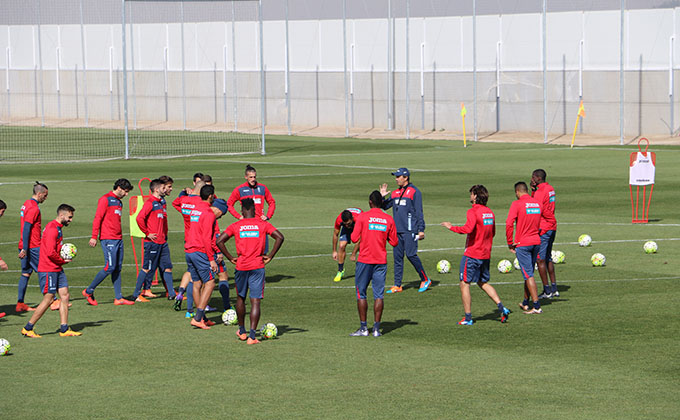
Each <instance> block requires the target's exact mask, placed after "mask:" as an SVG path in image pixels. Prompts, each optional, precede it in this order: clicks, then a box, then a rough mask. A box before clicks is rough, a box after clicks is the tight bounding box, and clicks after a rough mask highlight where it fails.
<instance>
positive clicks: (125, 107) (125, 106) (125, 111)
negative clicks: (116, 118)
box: [120, 0, 130, 159]
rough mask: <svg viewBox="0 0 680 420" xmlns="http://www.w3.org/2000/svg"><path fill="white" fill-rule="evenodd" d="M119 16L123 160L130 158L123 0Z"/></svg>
mask: <svg viewBox="0 0 680 420" xmlns="http://www.w3.org/2000/svg"><path fill="white" fill-rule="evenodd" d="M120 3H121V15H122V22H123V25H122V29H123V30H122V31H121V33H122V38H123V39H122V45H121V49H122V51H123V117H124V119H125V159H129V158H130V142H129V137H128V134H129V133H128V96H127V58H126V55H127V54H126V51H127V46H126V45H125V0H121V2H120Z"/></svg>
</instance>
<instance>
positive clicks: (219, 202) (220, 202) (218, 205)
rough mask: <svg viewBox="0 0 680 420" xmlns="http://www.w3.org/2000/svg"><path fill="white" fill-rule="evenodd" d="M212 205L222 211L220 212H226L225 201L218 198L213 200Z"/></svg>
mask: <svg viewBox="0 0 680 420" xmlns="http://www.w3.org/2000/svg"><path fill="white" fill-rule="evenodd" d="M212 206H213V207H215V208H216V209H218V210H219V211H221V212H222V214H227V202H226V201H224V200H222V199H221V198H218V199H217V200H215V201H213V203H212Z"/></svg>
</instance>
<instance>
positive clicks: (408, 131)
mask: <svg viewBox="0 0 680 420" xmlns="http://www.w3.org/2000/svg"><path fill="white" fill-rule="evenodd" d="M409 20H411V2H410V0H406V121H405V123H406V139H407V140H408V139H410V138H411V127H410V125H411V124H410V123H411V120H410V112H409V111H410V109H409V108H410V107H411V93H410V92H409V89H408V88H409V73H410V68H409V67H410V66H411V63H410V58H411V57H410V48H409V43H410V41H411V40H410V37H409Z"/></svg>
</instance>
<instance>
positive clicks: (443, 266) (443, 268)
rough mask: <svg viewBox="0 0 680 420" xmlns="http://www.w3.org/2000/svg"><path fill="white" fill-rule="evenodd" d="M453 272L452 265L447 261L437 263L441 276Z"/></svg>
mask: <svg viewBox="0 0 680 420" xmlns="http://www.w3.org/2000/svg"><path fill="white" fill-rule="evenodd" d="M450 270H451V263H450V262H448V261H446V260H441V261H439V262H438V263H437V272H438V273H439V274H446V273H448V272H449V271H450Z"/></svg>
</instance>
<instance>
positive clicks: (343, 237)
mask: <svg viewBox="0 0 680 420" xmlns="http://www.w3.org/2000/svg"><path fill="white" fill-rule="evenodd" d="M359 214H361V209H359V208H356V207H350V208H348V209H345V210H343V211H342V213H340V214H339V215H338V217H337V218H336V219H335V227H334V229H333V259H334V260H335V261H337V262H338V273H337V274H336V275H335V278H334V279H333V281H335V282H338V281H340V280H342V276H344V275H345V256H346V255H347V254H346V252H345V250H346V249H347V244H348V243H349V241H350V240H351V236H352V230H353V229H354V217H355V215H359ZM338 242H339V243H340V248H338ZM358 251H359V244H357V245H356V246H355V247H354V250H353V251H352V255H350V257H349V259H350V261H356V258H357V252H358Z"/></svg>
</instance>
